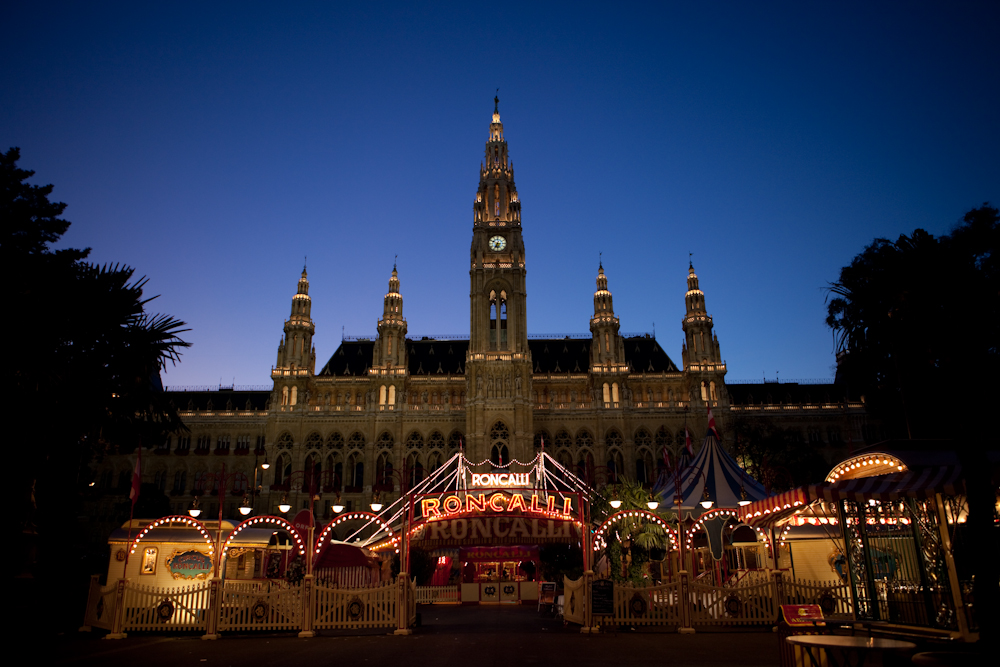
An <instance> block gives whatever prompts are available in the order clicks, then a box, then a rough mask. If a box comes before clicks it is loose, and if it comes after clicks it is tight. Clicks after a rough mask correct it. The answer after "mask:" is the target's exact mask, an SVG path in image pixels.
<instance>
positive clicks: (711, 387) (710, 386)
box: [708, 380, 719, 401]
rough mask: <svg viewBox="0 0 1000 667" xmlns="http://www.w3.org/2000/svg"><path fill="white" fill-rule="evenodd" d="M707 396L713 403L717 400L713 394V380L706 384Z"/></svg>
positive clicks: (716, 396)
mask: <svg viewBox="0 0 1000 667" xmlns="http://www.w3.org/2000/svg"><path fill="white" fill-rule="evenodd" d="M708 395H709V396H710V397H711V398H712V400H713V401H717V400H719V397H718V395H717V394H716V393H715V381H714V380H713V381H712V382H709V383H708Z"/></svg>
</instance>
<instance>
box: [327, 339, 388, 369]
mask: <svg viewBox="0 0 1000 667" xmlns="http://www.w3.org/2000/svg"><path fill="white" fill-rule="evenodd" d="M374 352H375V341H373V340H349V341H348V340H345V341H341V343H340V347H338V348H337V350H336V351H335V352H334V353H333V356H332V357H330V360H329V361H327V362H326V366H323V370H321V371H320V372H319V374H320V375H354V376H364V375H368V368H369V367H370V366H371V365H372V354H373V353H374Z"/></svg>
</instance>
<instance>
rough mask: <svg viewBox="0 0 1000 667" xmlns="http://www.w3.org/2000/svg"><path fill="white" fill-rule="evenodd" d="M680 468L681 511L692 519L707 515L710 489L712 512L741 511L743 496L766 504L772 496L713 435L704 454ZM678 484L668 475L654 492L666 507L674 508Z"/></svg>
mask: <svg viewBox="0 0 1000 667" xmlns="http://www.w3.org/2000/svg"><path fill="white" fill-rule="evenodd" d="M680 466H681V471H680V480H679V481H680V491H681V494H680V495H681V507H682V508H683V509H685V510H687V512H686V515H687V516H689V517H691V518H696V517H697V516H698V515H700V514H701V513H702V512H704V511H705V510H704V509H703V508H702V506H701V505H700V504H699V503H700V502H701V501H702V499H703V497H704V494H705V489H706V488H707V489H708V495H709V497H710V498H711V499H712V502H713V505H712V509H720V508H721V509H737V508H739V507H740V504H739V501H740V500H741V498H742V496H743V492H745V493H746V500H749V501H758V500H763V499H765V498H767V497H768V496H769V495H770V494H768V492H767V490H765V489H764V487H763V486H761V484H760V483H759V482H758V481H757V480H755V479H754V478H753V477H750V476H749V475H748V474H747V473H746V472H744V471H743V469H742V468H740V467H739V465H738V464H737V463H736V460H735V459H734V458H733V457H732V456H730V455H729V453H728V452H726V450H725V449H723V447H722V444H721V443H720V442H719V440H718V439H717V438H716V437H715V435H714V434H712V432H711V431H709V434H708V435H707V436H706V437H705V442H704V444H703V445H702V447H701V451H699V452H698V454H697V455H696V456H695V457H694V458H693V459H692V460H691V462H690V463H688V464H687V465H684V463H683V462H682V463H681V464H680ZM676 481H677V479H676V478H675V476H673V475H667V476H666V479H661V482H660V483H659V484H658V485H657V487H656V488H655V489H654V492H655V493H656V494H657V495H658V496H659V498H660V502H661V503H663V505H662V506H663V507H674V496H675V482H676Z"/></svg>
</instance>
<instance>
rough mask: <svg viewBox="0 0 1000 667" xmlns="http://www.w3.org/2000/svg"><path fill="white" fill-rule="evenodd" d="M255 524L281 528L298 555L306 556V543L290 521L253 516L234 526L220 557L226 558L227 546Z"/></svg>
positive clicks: (268, 516) (274, 517)
mask: <svg viewBox="0 0 1000 667" xmlns="http://www.w3.org/2000/svg"><path fill="white" fill-rule="evenodd" d="M257 524H277V525H279V526H281V527H282V528H284V529H285V531H287V532H288V534H290V535H291V536H292V538H293V539H294V540H295V546H296V547H298V549H299V555H300V556H304V555H305V554H306V542H305V540H304V539H302V535H301V534H300V533H299V531H298V529H297V528H296V527H295V526H294V525H293V524H292V522H291V521H289V520H288V519H285V518H282V517H280V516H272V515H266V516H255V517H252V518H250V519H246V520H245V521H241V522H240V524H239V525H238V526H236V528H235V529H233V532H231V533H230V534H229V537H228V538H227V539H226V544H225V545H224V546H223V547H222V557H223V558H225V557H226V552H227V551H229V545H230V544H232V542H233V540H234V539H236V536H237V535H239V534H240V533H241V532H243V530H244V529H245V528H250V527H251V526H254V525H257Z"/></svg>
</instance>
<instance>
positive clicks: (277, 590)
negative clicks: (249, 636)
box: [219, 581, 302, 632]
mask: <svg viewBox="0 0 1000 667" xmlns="http://www.w3.org/2000/svg"><path fill="white" fill-rule="evenodd" d="M301 623H302V584H289V583H287V582H284V581H264V582H254V583H238V582H228V581H227V582H226V584H225V586H224V587H223V589H222V604H221V605H220V611H219V630H220V631H226V630H231V631H237V632H248V631H252V630H298V629H299V628H300V627H301Z"/></svg>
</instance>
